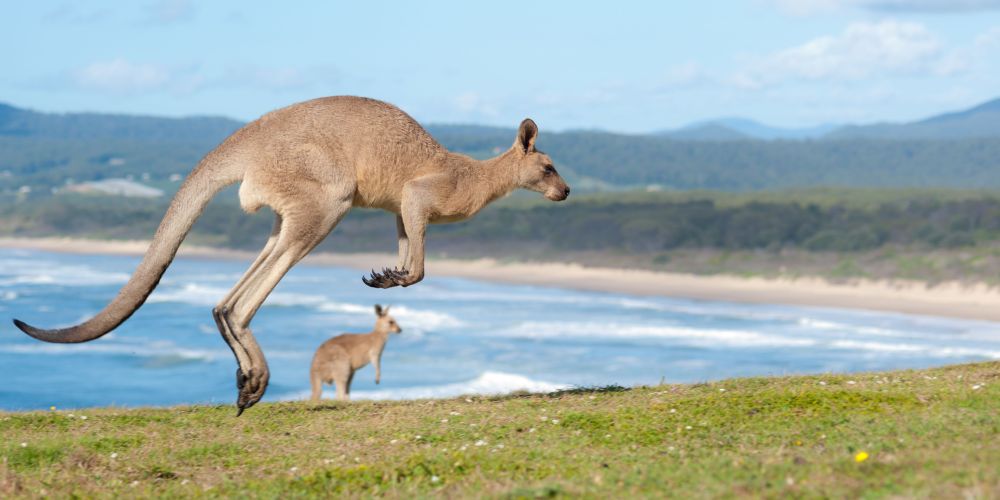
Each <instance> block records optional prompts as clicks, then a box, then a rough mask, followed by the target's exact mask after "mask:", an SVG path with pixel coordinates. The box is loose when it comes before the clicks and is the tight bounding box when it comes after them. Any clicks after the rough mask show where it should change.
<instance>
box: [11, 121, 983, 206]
mask: <svg viewBox="0 0 1000 500" xmlns="http://www.w3.org/2000/svg"><path fill="white" fill-rule="evenodd" d="M977 116H978V115H977ZM238 126H239V123H238V122H235V121H232V120H226V119H221V118H185V119H167V118H152V117H132V116H118V115H99V114H66V115H55V114H43V113H35V112H32V111H27V110H21V109H17V108H12V107H10V106H3V107H0V192H13V191H17V190H21V189H22V187H24V186H27V187H28V188H30V191H31V193H32V194H31V196H41V195H47V194H49V193H51V191H52V189H53V188H56V187H59V186H62V185H64V184H66V183H68V182H80V181H88V180H95V179H103V178H108V177H124V176H129V175H131V176H134V177H135V178H137V179H143V180H144V181H145V182H147V183H150V184H153V185H155V186H156V187H160V188H164V189H167V190H168V191H170V190H172V187H173V188H176V183H174V184H171V183H170V181H169V179H170V178H171V176H176V175H181V174H186V173H187V172H188V171H190V169H191V168H192V167H193V166H194V165H195V163H196V162H197V160H198V159H199V158H200V157H201V156H202V155H203V154H204V153H206V152H207V151H209V150H210V149H211V148H212V147H214V146H215V145H216V144H217V143H218V142H220V141H221V140H222V139H223V138H225V137H226V135H228V134H229V133H230V132H231V131H232V130H234V129H235V128H237V127H238ZM541 126H542V135H541V137H540V139H539V146H540V147H541V148H542V149H543V150H544V151H546V152H547V153H549V154H550V155H551V156H552V157H553V158H554V159H555V160H556V163H557V164H558V165H560V166H561V168H562V170H563V171H564V172H565V173H566V174H567V176H568V177H569V178H570V180H571V181H573V182H574V183H575V184H576V186H574V187H577V188H578V189H575V191H577V192H583V191H587V190H590V191H593V190H609V189H625V188H641V189H645V188H649V187H654V188H658V189H666V190H670V189H677V190H689V189H711V190H728V191H740V190H762V189H775V188H794V187H810V186H865V187H871V186H881V187H919V186H936V187H956V188H998V187H1000V136H994V137H981V138H961V139H954V140H933V139H870V138H861V139H836V140H782V141H761V140H746V139H743V138H740V139H737V140H709V141H706V140H700V139H699V140H695V139H691V140H679V139H677V138H673V137H664V136H656V135H624V134H614V133H608V132H600V131H567V132H561V133H554V132H549V131H547V130H546V129H545V124H544V123H542V124H541ZM428 129H429V131H430V132H431V133H432V134H433V135H434V136H435V137H437V138H438V139H439V140H440V141H441V142H442V143H443V144H444V145H445V146H447V147H449V148H451V149H454V150H457V151H461V152H465V153H467V154H470V155H473V156H477V157H485V156H489V155H492V154H494V153H495V152H497V151H500V150H503V149H505V148H507V147H509V146H510V144H511V142H512V141H513V137H514V130H513V128H511V129H504V128H496V127H481V126H466V125H429V126H428Z"/></svg>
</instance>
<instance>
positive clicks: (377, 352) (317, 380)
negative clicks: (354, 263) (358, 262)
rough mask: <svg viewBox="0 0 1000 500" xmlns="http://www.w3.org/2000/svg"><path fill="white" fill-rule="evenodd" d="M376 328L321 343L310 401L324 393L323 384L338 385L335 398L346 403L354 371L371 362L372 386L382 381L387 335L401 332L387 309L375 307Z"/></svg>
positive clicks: (311, 378)
mask: <svg viewBox="0 0 1000 500" xmlns="http://www.w3.org/2000/svg"><path fill="white" fill-rule="evenodd" d="M375 317H376V320H375V329H374V330H372V331H371V332H369V333H345V334H342V335H338V336H336V337H334V338H332V339H330V340H327V341H326V342H323V344H322V345H320V346H319V349H316V354H315V355H314V356H313V361H312V367H311V368H310V369H309V382H310V383H311V384H312V397H311V398H310V399H312V401H313V402H318V401H319V398H320V395H321V394H322V393H323V384H332V383H334V382H336V383H337V399H339V400H342V401H347V400H348V399H350V394H351V381H352V380H354V372H356V371H358V370H360V369H362V368H364V366H365V365H367V364H368V363H371V364H373V365H375V383H376V384H377V383H379V382H380V381H381V379H382V365H381V364H380V363H381V362H382V350H383V349H385V342H386V341H387V340H389V333H400V332H402V331H403V329H402V328H400V327H399V325H398V324H397V323H396V320H395V319H393V317H392V316H389V307H388V306H386V308H385V309H382V306H380V305H378V304H376V305H375Z"/></svg>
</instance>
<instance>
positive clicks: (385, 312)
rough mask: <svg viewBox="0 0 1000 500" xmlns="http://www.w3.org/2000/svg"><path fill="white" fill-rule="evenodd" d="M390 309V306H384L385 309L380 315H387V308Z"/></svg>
mask: <svg viewBox="0 0 1000 500" xmlns="http://www.w3.org/2000/svg"><path fill="white" fill-rule="evenodd" d="M390 307H392V306H385V309H382V314H389V308H390Z"/></svg>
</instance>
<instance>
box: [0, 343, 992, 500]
mask: <svg viewBox="0 0 1000 500" xmlns="http://www.w3.org/2000/svg"><path fill="white" fill-rule="evenodd" d="M998 400H1000V363H997V362H993V363H982V364H972V365H961V366H951V367H944V368H938V369H931V370H917V371H896V372H887V373H863V374H850V375H815V376H802V377H776V378H748V379H733V380H723V381H719V382H712V383H708V384H695V385H660V386H654V387H640V388H634V389H623V388H617V387H608V388H603V389H595V390H571V391H565V392H561V393H555V394H550V395H514V396H508V397H495V398H484V397H472V398H457V399H450V400H436V401H433V400H432V401H405V402H355V403H351V404H337V403H332V402H331V403H326V404H323V405H320V406H311V405H309V404H307V403H300V402H290V403H277V404H262V405H259V406H258V407H255V408H252V409H251V410H250V411H249V412H247V413H246V414H244V416H243V417H240V418H236V417H235V416H234V415H235V410H234V408H233V407H232V406H186V407H176V408H160V409H148V408H146V409H123V408H101V409H88V410H63V409H56V410H53V411H49V412H31V413H0V496H3V497H7V498H13V497H43V496H52V497H71V496H73V497H176V496H182V495H183V496H209V497H232V496H236V495H239V496H247V497H269V498H276V497H282V498H296V497H312V496H351V497H358V496H386V497H394V498H398V497H407V498H410V497H414V496H429V495H436V496H450V497H460V498H466V497H484V496H487V497H498V498H538V497H557V496H573V497H576V496H587V497H595V498H613V497H623V496H626V495H628V496H639V497H663V496H672V497H677V498H692V497H731V496H763V497H775V498H777V497H788V496H793V497H810V498H811V497H834V498H844V497H850V498H858V497H865V498H873V497H887V496H891V497H925V498H960V497H966V498H991V497H997V496H998V495H1000V468H998V467H997V464H1000V446H997V444H996V438H997V435H998V434H1000V413H998V412H997V406H996V402H997V401H998Z"/></svg>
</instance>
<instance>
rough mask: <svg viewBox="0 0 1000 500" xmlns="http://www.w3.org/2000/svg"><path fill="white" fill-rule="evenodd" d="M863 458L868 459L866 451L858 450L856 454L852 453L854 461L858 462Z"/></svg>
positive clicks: (862, 460) (863, 459)
mask: <svg viewBox="0 0 1000 500" xmlns="http://www.w3.org/2000/svg"><path fill="white" fill-rule="evenodd" d="M865 460H868V453H866V452H863V451H859V452H858V454H857V455H854V461H855V462H857V463H859V464H860V463H861V462H864V461H865Z"/></svg>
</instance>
